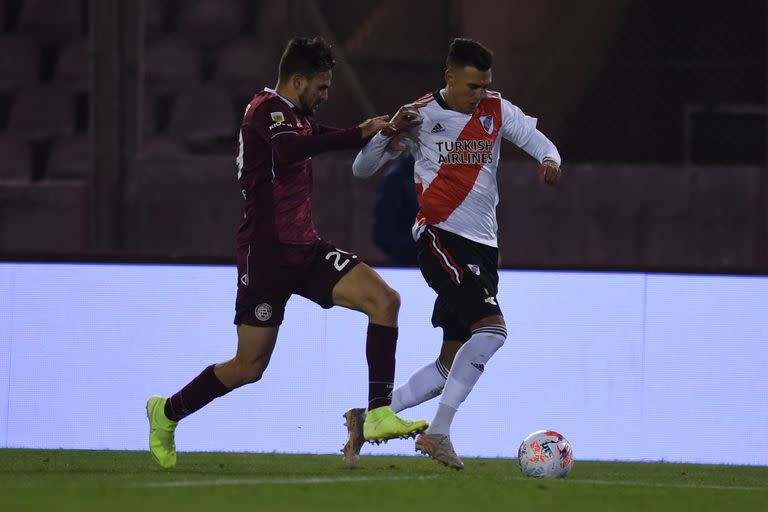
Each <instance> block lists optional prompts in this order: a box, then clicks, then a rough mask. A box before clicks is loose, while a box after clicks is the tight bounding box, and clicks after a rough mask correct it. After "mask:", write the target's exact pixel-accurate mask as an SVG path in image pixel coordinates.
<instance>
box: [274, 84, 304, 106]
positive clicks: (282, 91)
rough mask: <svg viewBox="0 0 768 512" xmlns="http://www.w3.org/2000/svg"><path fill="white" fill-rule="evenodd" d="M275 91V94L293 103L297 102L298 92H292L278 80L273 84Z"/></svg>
mask: <svg viewBox="0 0 768 512" xmlns="http://www.w3.org/2000/svg"><path fill="white" fill-rule="evenodd" d="M275 92H277V94H279V95H280V96H282V97H283V98H285V99H287V100H288V101H290V102H291V103H293V104H294V105H298V104H299V96H298V94H293V91H291V90H290V89H289V88H288V87H285V86H284V85H282V84H281V83H280V82H278V83H277V85H276V86H275Z"/></svg>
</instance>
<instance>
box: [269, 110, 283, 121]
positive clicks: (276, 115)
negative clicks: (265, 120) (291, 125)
mask: <svg viewBox="0 0 768 512" xmlns="http://www.w3.org/2000/svg"><path fill="white" fill-rule="evenodd" d="M269 115H270V117H272V121H274V122H276V123H282V122H285V116H284V115H283V113H282V112H270V113H269Z"/></svg>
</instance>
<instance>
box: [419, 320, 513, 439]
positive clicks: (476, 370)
mask: <svg viewBox="0 0 768 512" xmlns="http://www.w3.org/2000/svg"><path fill="white" fill-rule="evenodd" d="M506 339H507V329H506V328H505V327H504V326H503V325H487V326H485V327H480V328H478V329H475V330H474V331H473V332H472V337H471V338H469V340H468V341H467V342H466V343H464V345H462V347H461V348H460V349H459V351H458V352H456V357H455V358H454V360H453V366H451V371H450V373H449V374H448V380H447V381H446V383H445V388H443V394H442V396H441V397H440V405H439V406H438V407H437V412H436V413H435V419H434V420H432V423H430V425H429V428H428V429H427V433H428V434H446V435H447V434H449V433H450V431H451V423H452V422H453V417H454V415H455V414H456V410H457V409H458V408H459V406H460V405H461V403H462V402H463V401H464V400H466V398H467V397H468V396H469V393H470V392H471V391H472V388H473V387H475V383H477V381H478V379H480V375H482V373H483V371H484V370H485V365H486V363H488V360H489V359H491V357H492V356H493V354H495V353H496V351H497V350H499V349H500V348H501V346H502V345H503V344H504V340H506Z"/></svg>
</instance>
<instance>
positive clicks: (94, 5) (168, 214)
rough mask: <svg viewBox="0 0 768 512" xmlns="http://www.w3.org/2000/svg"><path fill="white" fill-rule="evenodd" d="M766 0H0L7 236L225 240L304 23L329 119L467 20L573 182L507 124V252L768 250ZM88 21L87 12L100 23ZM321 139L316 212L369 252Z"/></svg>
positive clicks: (355, 110) (691, 256) (0, 157)
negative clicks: (541, 161)
mask: <svg viewBox="0 0 768 512" xmlns="http://www.w3.org/2000/svg"><path fill="white" fill-rule="evenodd" d="M767 12H768V11H767V10H766V3H765V2H762V1H754V0H752V1H750V0H736V1H732V2H729V3H728V4H727V5H722V4H718V5H714V4H692V3H689V2H661V1H658V0H652V1H642V2H641V1H639V0H616V1H614V2H608V3H606V2H600V1H598V0H584V1H580V2H566V1H564V0H544V1H541V2H536V3H535V5H534V4H531V3H528V2H517V1H509V2H500V1H496V2H494V1H489V0H477V1H473V2H468V1H465V0H450V1H449V0H422V1H410V2H408V1H404V0H390V1H388V2H384V1H380V0H354V1H353V0H333V1H331V0H327V1H300V0H286V1H277V0H144V1H143V2H142V1H128V0H99V1H98V2H96V1H94V0H90V1H88V0H59V1H52V0H0V29H1V30H2V33H1V34H0V257H2V258H5V259H19V258H20V259H28V258H34V259H43V260H45V259H75V260H77V259H84V260H87V259H105V258H106V259H116V260H132V261H136V260H148V261H217V262H231V261H233V254H234V233H235V231H236V229H237V224H238V222H239V218H240V216H241V211H240V208H241V204H240V202H239V201H240V196H239V194H238V190H237V184H236V182H235V174H234V144H235V141H236V138H237V131H238V129H239V120H240V117H241V115H242V111H243V109H244V108H245V105H246V104H247V102H248V100H249V99H250V97H251V96H252V94H253V93H254V92H255V91H257V90H259V89H261V88H263V87H265V86H269V87H273V86H274V85H275V81H276V69H277V61H278V59H279V55H280V53H281V51H282V49H283V47H284V45H285V43H286V41H287V40H288V39H289V38H290V37H293V36H295V35H316V34H317V35H321V36H323V37H325V38H326V39H327V40H329V41H330V42H332V43H333V45H334V48H335V49H336V53H337V61H338V66H337V69H336V71H335V74H334V83H333V87H332V90H331V99H330V100H329V101H328V102H327V103H326V104H325V105H324V106H323V107H322V108H321V110H320V111H319V112H318V118H319V120H320V121H322V122H325V123H328V124H335V125H339V126H351V125H356V124H358V123H359V122H361V121H362V120H363V119H365V118H367V117H371V116H373V115H379V114H383V113H392V112H393V111H394V110H395V109H396V108H397V107H398V106H399V105H401V104H403V103H406V102H409V101H412V100H414V99H415V98H417V97H419V96H421V95H423V94H424V93H425V92H427V91H430V90H433V89H436V88H438V87H440V86H441V85H442V80H443V78H442V74H443V70H444V59H445V52H446V49H447V46H448V43H449V42H450V40H451V38H452V37H455V36H466V37H473V38H476V39H478V40H480V41H482V42H483V43H484V44H486V45H487V46H489V47H490V48H491V49H493V50H494V52H495V60H494V67H493V73H494V85H493V87H494V88H495V89H496V90H499V91H500V92H502V94H503V95H504V96H505V97H506V98H507V99H509V100H510V101H512V102H513V103H515V104H516V105H518V106H520V107H521V108H522V109H523V110H524V111H525V112H526V113H528V114H530V115H532V116H535V117H537V118H539V128H540V129H541V130H542V131H543V132H544V133H546V134H547V135H548V136H549V137H550V138H551V139H552V140H553V141H554V142H555V143H556V144H557V145H558V147H559V149H560V151H561V154H562V155H563V159H564V165H563V169H564V172H565V174H564V178H563V182H562V183H561V184H560V186H558V187H556V188H554V189H551V190H550V189H546V188H544V187H543V186H541V185H540V184H538V183H537V179H536V175H535V168H536V166H535V162H533V161H532V160H531V159H530V158H529V157H527V155H525V154H523V153H522V152H521V151H519V150H517V149H516V148H514V147H513V146H511V145H510V144H505V146H504V148H503V155H502V161H501V164H500V167H499V186H500V195H501V204H500V207H499V211H498V214H499V223H500V243H501V253H502V264H503V265H504V266H507V267H524V268H563V267H566V268H598V269H613V268H627V269H639V270H658V271H663V270H670V269H673V270H684V271H706V272H751V273H754V272H765V271H766V269H768V241H767V240H768V235H767V233H768V231H767V220H766V219H767V213H768V208H766V205H768V177H766V169H765V165H766V146H765V142H766V136H767V134H766V101H765V100H766V80H765V79H766V53H765V49H766V33H765V23H766V14H767ZM92 28H93V30H92ZM353 158H354V154H349V153H337V154H328V155H324V156H322V157H320V158H317V159H316V160H315V161H314V167H315V181H316V183H315V198H314V210H315V219H316V223H317V225H318V227H319V229H320V231H321V234H323V235H324V236H327V237H329V238H332V239H333V240H334V241H335V242H336V243H337V244H338V245H339V246H341V247H347V248H350V249H354V250H356V251H357V252H359V253H361V254H363V255H364V256H366V257H367V258H368V259H369V261H371V262H373V263H377V264H381V263H384V262H385V261H386V258H385V256H384V255H383V254H382V253H381V252H380V251H379V249H378V248H377V247H375V245H374V244H373V242H372V237H371V227H372V225H373V219H372V211H373V201H374V197H375V190H376V185H377V181H376V180H375V179H374V180H370V181H359V180H356V179H354V178H353V177H352V176H351V169H350V166H351V161H352V159H353Z"/></svg>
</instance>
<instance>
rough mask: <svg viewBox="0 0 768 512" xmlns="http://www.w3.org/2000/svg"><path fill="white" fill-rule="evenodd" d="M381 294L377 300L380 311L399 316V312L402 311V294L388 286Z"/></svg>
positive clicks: (395, 316) (387, 314)
mask: <svg viewBox="0 0 768 512" xmlns="http://www.w3.org/2000/svg"><path fill="white" fill-rule="evenodd" d="M379 295H380V296H379V299H378V301H377V302H378V308H377V309H379V313H381V314H384V315H386V316H392V317H394V318H397V314H398V313H399V312H400V294H399V293H397V291H395V290H393V289H392V288H390V287H389V286H387V287H385V288H384V289H383V290H382V291H381V292H380V294H379Z"/></svg>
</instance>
